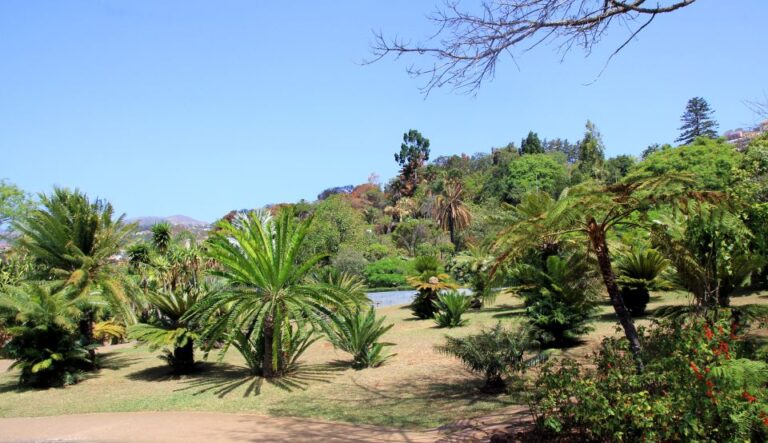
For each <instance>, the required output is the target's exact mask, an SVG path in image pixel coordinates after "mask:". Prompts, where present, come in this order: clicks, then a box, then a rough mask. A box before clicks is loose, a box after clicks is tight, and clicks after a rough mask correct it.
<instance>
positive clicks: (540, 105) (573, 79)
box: [0, 0, 768, 221]
mask: <svg viewBox="0 0 768 443" xmlns="http://www.w3.org/2000/svg"><path fill="white" fill-rule="evenodd" d="M465 3H466V4H467V5H471V4H473V2H471V1H466V0H465ZM434 5H435V2H434V1H431V0H428V1H412V0H411V1H406V0H396V1H387V2H382V1H373V0H350V1H334V2H316V1H295V2H278V1H272V2H267V1H258V2H256V1H231V0H227V1H190V0H178V1H175V0H164V1H149V0H147V1H140V0H133V1H130V2H129V1H106V0H101V1H97V0H93V1H85V0H81V1H68V2H61V1H32V0H4V1H3V2H0V178H6V179H8V180H9V181H11V182H14V183H16V184H18V185H19V186H21V187H23V188H24V189H26V190H28V191H31V192H40V191H47V190H49V189H50V188H51V187H52V186H53V185H61V186H69V187H79V188H80V189H82V190H84V191H86V192H88V193H89V194H91V195H93V196H100V197H104V198H107V199H109V200H110V201H112V202H113V204H114V205H115V207H116V209H117V210H118V211H120V212H126V213H127V214H128V216H140V215H172V214H185V215H189V216H192V217H195V218H199V219H202V220H209V221H210V220H213V219H215V218H217V217H219V216H221V215H223V214H224V213H226V212H227V211H228V210H230V209H233V208H246V207H258V206H262V205H264V204H267V203H274V202H283V201H296V200H299V199H301V198H306V199H310V200H312V199H314V198H315V196H316V195H317V194H318V193H319V192H320V191H322V190H323V189H324V188H327V187H331V186H337V185H346V184H356V183H362V182H365V181H366V179H367V177H368V175H369V174H370V173H372V172H375V173H377V174H379V175H380V176H381V177H382V178H383V179H384V180H386V179H388V178H390V177H392V176H394V175H395V174H396V172H397V165H396V163H395V161H394V159H393V154H394V152H395V151H396V150H398V149H399V144H400V141H401V137H402V133H403V132H405V131H406V130H408V129H409V128H415V129H418V130H420V131H421V132H422V133H423V134H424V135H426V136H427V137H428V138H430V140H431V145H432V152H433V157H436V156H438V155H443V154H454V153H462V152H465V153H474V152H480V151H489V150H490V148H491V147H492V146H500V145H504V144H506V143H507V142H509V141H515V142H518V143H519V140H520V138H522V137H523V136H525V134H527V132H528V130H530V129H533V130H534V131H537V132H538V133H539V134H540V136H542V137H548V138H554V137H563V138H568V139H570V140H574V141H575V140H576V139H578V138H579V137H580V136H581V135H582V133H583V127H584V123H585V121H586V120H587V119H591V120H592V121H594V122H595V123H596V124H597V126H598V128H599V129H600V130H601V132H602V134H603V138H604V141H605V145H606V150H607V154H608V155H616V154H621V153H629V154H638V153H640V152H641V151H642V149H643V148H645V147H646V146H647V145H649V144H651V143H656V142H659V143H663V142H671V141H672V140H674V138H675V137H676V135H677V127H678V126H679V117H680V114H681V113H682V112H683V109H684V106H685V103H686V101H687V100H688V99H689V98H690V97H693V96H703V97H705V98H706V99H707V100H708V101H709V102H710V104H711V105H712V107H713V108H714V109H715V111H716V114H715V115H716V118H717V119H718V120H719V122H720V129H721V130H725V129H729V128H734V127H739V126H744V125H749V124H752V123H754V121H755V117H754V116H753V115H752V113H751V112H750V111H749V110H748V109H747V108H746V107H745V106H744V104H743V101H744V100H749V99H754V98H759V97H762V96H763V93H764V92H768V84H766V78H768V75H767V74H768V59H766V57H765V51H766V49H765V48H768V33H767V32H765V17H768V2H766V1H765V0H739V1H738V2H726V1H717V0H699V1H698V2H697V3H695V4H694V5H693V6H690V7H688V8H685V9H684V10H681V11H679V12H677V13H675V14H668V15H665V16H660V17H658V18H657V19H656V20H655V21H654V23H653V24H652V25H651V26H649V27H648V28H647V29H646V30H645V31H644V32H643V33H642V34H640V36H639V38H638V39H637V40H636V41H635V42H633V43H632V44H630V45H629V46H628V47H627V48H626V49H625V50H624V51H622V52H621V53H620V55H619V56H617V57H616V58H614V60H613V61H612V62H611V64H610V65H609V66H608V68H607V70H606V71H605V72H604V73H603V75H602V76H601V77H600V78H599V79H598V81H597V82H595V83H594V84H591V85H589V86H587V85H586V84H587V83H589V82H591V81H592V80H594V79H595V77H596V75H597V74H598V73H599V72H600V70H601V68H602V66H603V64H604V62H605V60H606V58H607V56H608V54H609V53H610V52H611V51H612V50H613V49H614V48H615V47H616V45H617V44H618V42H619V41H620V39H621V38H622V37H626V35H627V34H626V31H625V30H624V29H619V28H617V29H615V30H614V32H612V33H611V35H609V36H608V37H607V38H606V39H605V40H604V42H603V44H601V46H600V47H599V49H598V50H597V51H596V52H595V53H593V54H592V55H591V56H590V57H589V58H585V57H584V54H583V53H581V52H578V51H575V52H572V53H571V54H569V55H568V56H566V58H565V60H564V61H563V62H562V63H561V62H560V57H559V55H558V54H556V53H555V52H554V50H553V48H551V47H546V46H545V47H541V48H539V49H537V50H535V51H533V52H530V53H527V54H525V55H523V56H521V57H519V58H518V59H517V64H515V63H513V62H512V61H511V60H509V59H504V60H502V61H501V62H500V65H499V67H498V71H497V76H496V78H495V80H493V81H492V82H490V83H486V84H485V85H484V87H483V88H482V89H481V90H480V91H479V93H478V94H477V95H476V96H468V95H465V94H461V93H456V92H453V91H450V90H437V91H434V92H433V93H432V94H431V95H430V96H429V97H428V98H427V99H426V100H425V99H424V97H423V96H422V95H421V94H420V93H419V90H418V88H419V86H420V85H422V84H423V80H421V79H412V78H410V77H409V76H408V75H407V74H406V73H405V68H406V66H407V65H408V64H409V63H410V62H416V63H418V62H419V59H417V58H413V59H405V60H400V61H394V60H392V59H386V60H384V61H381V62H378V63H376V64H374V65H370V66H361V65H360V64H359V62H360V61H361V60H362V59H364V58H366V57H368V56H369V45H370V43H371V30H372V29H377V30H378V29H380V30H382V31H384V32H385V33H387V34H390V35H394V34H398V35H401V36H405V37H411V38H413V39H418V38H421V37H424V36H426V35H428V34H429V33H430V32H431V31H432V30H433V28H432V27H431V25H430V24H429V22H428V21H427V20H426V19H425V15H426V14H427V13H428V12H430V11H431V10H432V9H433V8H434ZM422 62H425V63H426V62H427V60H426V59H424V60H422Z"/></svg>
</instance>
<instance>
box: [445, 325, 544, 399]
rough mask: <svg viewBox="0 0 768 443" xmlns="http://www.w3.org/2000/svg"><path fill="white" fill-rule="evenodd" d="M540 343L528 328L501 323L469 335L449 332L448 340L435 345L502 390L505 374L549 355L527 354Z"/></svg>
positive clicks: (514, 371) (489, 385)
mask: <svg viewBox="0 0 768 443" xmlns="http://www.w3.org/2000/svg"><path fill="white" fill-rule="evenodd" d="M537 347H538V343H537V342H536V341H535V340H532V339H531V334H530V332H529V331H528V330H526V329H517V330H508V329H504V328H503V327H502V326H501V323H498V324H496V326H494V327H493V328H490V329H483V330H482V331H481V332H480V333H479V334H475V335H470V336H468V337H449V336H446V337H445V344H443V345H440V346H437V347H436V349H437V350H438V351H439V352H442V353H444V354H448V355H452V356H454V357H456V358H458V359H459V360H461V362H462V363H464V365H465V366H466V367H467V369H469V370H470V371H472V372H475V373H478V374H482V375H483V376H485V388H486V389H488V390H501V389H504V388H505V387H506V386H507V382H506V381H505V380H504V378H505V377H507V376H512V375H514V374H517V373H521V372H525V370H526V369H528V368H529V367H531V366H533V365H535V364H537V363H539V362H542V361H543V360H545V359H546V354H541V353H538V352H534V355H533V356H531V357H529V358H525V354H526V352H529V351H535V350H536V349H537Z"/></svg>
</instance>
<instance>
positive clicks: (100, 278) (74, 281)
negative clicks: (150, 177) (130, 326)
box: [14, 188, 134, 339]
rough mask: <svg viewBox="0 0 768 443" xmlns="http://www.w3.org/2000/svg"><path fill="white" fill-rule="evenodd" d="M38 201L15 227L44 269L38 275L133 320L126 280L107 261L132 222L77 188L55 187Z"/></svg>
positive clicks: (129, 229) (111, 262)
mask: <svg viewBox="0 0 768 443" xmlns="http://www.w3.org/2000/svg"><path fill="white" fill-rule="evenodd" d="M40 203H41V206H42V207H41V208H40V209H35V210H33V211H30V212H29V214H28V215H27V217H25V218H24V219H23V220H21V221H19V222H17V223H16V224H15V225H14V226H15V228H16V229H17V230H18V231H19V232H20V233H21V234H22V237H21V238H20V239H19V245H20V246H21V248H22V249H23V250H26V251H28V252H29V254H30V255H31V256H32V257H34V259H35V260H36V261H37V263H39V264H40V265H41V266H43V267H44V268H45V270H46V272H45V275H42V276H41V277H44V278H47V279H53V280H54V281H56V282H57V283H58V284H59V285H61V286H65V287H66V288H67V290H75V291H78V292H80V293H81V294H90V293H92V292H98V293H100V294H101V295H102V296H103V297H104V298H105V299H106V300H107V301H109V303H110V305H111V308H112V310H113V312H119V313H120V314H121V315H122V316H123V318H124V319H125V321H126V322H131V321H133V318H134V314H133V311H132V310H131V309H130V305H129V302H130V296H129V294H128V292H127V290H126V287H127V283H126V280H125V278H124V275H123V274H122V273H121V272H120V270H119V269H117V267H116V266H115V264H114V262H113V260H112V257H113V256H114V255H116V254H118V253H119V252H120V250H121V249H122V248H123V246H124V245H125V243H126V241H127V239H128V237H129V236H130V234H131V233H132V231H133V225H126V224H124V223H123V219H124V216H120V217H118V218H114V210H113V208H112V205H111V204H109V203H108V202H105V201H103V200H95V201H91V200H89V198H88V196H86V195H85V194H83V193H81V192H79V191H77V190H75V191H69V190H67V189H61V188H55V189H54V190H53V193H52V194H51V195H40ZM83 333H84V334H85V335H88V331H83ZM88 338H89V339H90V337H88Z"/></svg>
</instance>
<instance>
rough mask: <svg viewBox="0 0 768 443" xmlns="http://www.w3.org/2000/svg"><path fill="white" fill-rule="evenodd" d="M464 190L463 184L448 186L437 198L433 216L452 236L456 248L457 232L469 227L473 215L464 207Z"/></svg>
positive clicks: (454, 183)
mask: <svg viewBox="0 0 768 443" xmlns="http://www.w3.org/2000/svg"><path fill="white" fill-rule="evenodd" d="M463 193H464V189H463V187H462V185H461V182H458V181H457V182H453V183H451V184H448V185H447V186H446V188H445V189H444V190H443V193H442V194H439V195H438V196H437V197H436V198H435V204H434V207H433V213H432V216H433V217H434V219H435V221H436V222H437V224H438V225H439V226H440V227H441V228H442V229H445V230H447V231H448V233H449V234H450V235H451V243H453V245H454V246H456V231H461V230H463V229H465V228H466V227H467V226H469V224H470V222H471V221H472V214H470V212H469V209H467V207H466V205H464V201H463V200H462V194H463Z"/></svg>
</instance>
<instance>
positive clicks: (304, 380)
mask: <svg viewBox="0 0 768 443" xmlns="http://www.w3.org/2000/svg"><path fill="white" fill-rule="evenodd" d="M349 367H350V363H348V362H343V361H334V362H331V363H327V364H318V365H298V366H297V367H296V369H295V370H294V371H292V372H290V373H288V374H286V375H284V376H282V377H279V378H268V379H265V378H264V377H261V376H259V375H254V374H252V373H251V372H250V370H248V369H247V368H244V367H238V366H232V365H217V367H216V368H215V369H213V370H210V371H207V372H206V373H205V376H204V377H200V376H195V377H190V376H186V378H187V381H186V382H185V386H184V387H181V388H179V389H176V391H177V392H181V391H190V392H191V393H192V395H202V394H207V393H213V394H214V395H215V396H217V397H218V398H224V397H226V396H227V395H230V394H232V393H234V392H235V391H238V390H241V389H244V390H243V397H244V398H245V397H250V396H257V395H259V394H260V393H261V388H262V386H263V385H264V383H268V384H270V385H272V386H275V387H277V388H279V389H282V390H284V391H288V392H293V391H295V390H304V389H306V388H307V387H309V385H310V384H311V383H317V382H320V383H330V382H331V380H332V379H333V378H334V376H335V375H336V374H337V373H338V372H339V371H344V370H346V369H348V368H349ZM150 369H156V368H150ZM140 372H142V371H140ZM143 372H145V373H144V374H139V376H141V377H144V376H150V377H151V376H152V375H151V373H150V372H149V371H148V370H144V371H143ZM165 377H166V380H167V379H168V378H167V377H168V374H167V372H166V374H165Z"/></svg>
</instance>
